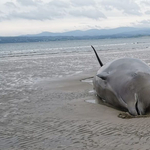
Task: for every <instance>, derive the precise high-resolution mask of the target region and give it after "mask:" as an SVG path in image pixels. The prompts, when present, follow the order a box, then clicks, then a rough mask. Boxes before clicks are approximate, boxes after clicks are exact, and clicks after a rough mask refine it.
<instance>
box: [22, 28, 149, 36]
mask: <svg viewBox="0 0 150 150" xmlns="http://www.w3.org/2000/svg"><path fill="white" fill-rule="evenodd" d="M111 35H116V36H117V35H118V36H120V35H126V36H136V35H150V28H134V27H119V28H114V29H90V30H86V31H82V30H74V31H69V32H62V33H53V32H42V33H39V34H28V35H24V36H26V37H28V36H29V37H42V36H75V37H81V36H111Z"/></svg>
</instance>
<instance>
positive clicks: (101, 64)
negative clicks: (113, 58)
mask: <svg viewBox="0 0 150 150" xmlns="http://www.w3.org/2000/svg"><path fill="white" fill-rule="evenodd" d="M91 47H92V48H93V50H94V52H95V55H96V57H97V60H98V62H99V64H100V66H101V67H102V66H103V63H102V62H101V60H100V58H99V56H98V55H97V52H96V50H95V48H94V47H93V46H92V45H91Z"/></svg>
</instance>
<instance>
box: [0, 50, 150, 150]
mask: <svg viewBox="0 0 150 150" xmlns="http://www.w3.org/2000/svg"><path fill="white" fill-rule="evenodd" d="M98 53H99V55H100V56H101V59H102V61H103V62H104V63H106V62H108V61H110V60H113V59H116V58H121V57H134V58H139V59H141V60H143V61H145V62H146V63H148V64H150V51H149V50H148V49H145V50H140V49H139V50H132V51H131V50H130V51H129V50H127V51H123V52H121V51H115V50H114V51H105V52H104V51H102V52H100V51H99V52H98ZM8 59H9V60H8ZM8 59H7V60H6V59H5V58H3V59H1V60H0V63H1V70H0V73H1V83H2V84H1V87H0V92H1V93H0V100H1V101H0V149H5V150H133V149H135V150H138V149H139V150H148V149H149V142H150V118H149V117H147V118H132V119H121V118H118V114H119V113H120V112H121V111H119V110H116V109H114V108H111V107H108V106H105V105H102V104H96V103H88V102H87V101H92V100H95V99H96V96H95V93H94V92H93V86H92V84H91V82H90V81H91V80H89V82H81V80H83V79H87V78H90V77H92V76H94V75H95V74H96V71H97V70H98V68H99V64H98V62H97V60H96V58H95V56H94V54H93V52H89V53H88V54H76V55H71V54H68V55H65V56H59V55H57V56H55V57H52V56H49V55H47V56H31V57H29V56H28V57H25V56H24V57H19V58H17V57H12V58H11V57H10V58H8ZM64 62H65V63H64ZM17 83H18V84H17ZM4 88H5V90H3V89H4Z"/></svg>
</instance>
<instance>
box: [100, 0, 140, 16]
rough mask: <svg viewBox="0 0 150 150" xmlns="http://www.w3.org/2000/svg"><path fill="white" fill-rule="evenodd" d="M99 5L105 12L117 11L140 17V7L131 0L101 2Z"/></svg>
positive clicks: (105, 0)
mask: <svg viewBox="0 0 150 150" xmlns="http://www.w3.org/2000/svg"><path fill="white" fill-rule="evenodd" d="M101 4H102V5H103V6H104V8H105V9H106V10H107V9H108V8H109V9H110V10H113V9H117V10H119V11H122V12H123V13H125V14H130V15H140V14H141V12H140V7H139V6H138V4H137V3H136V2H135V1H133V0H113V1H112V0H102V1H101Z"/></svg>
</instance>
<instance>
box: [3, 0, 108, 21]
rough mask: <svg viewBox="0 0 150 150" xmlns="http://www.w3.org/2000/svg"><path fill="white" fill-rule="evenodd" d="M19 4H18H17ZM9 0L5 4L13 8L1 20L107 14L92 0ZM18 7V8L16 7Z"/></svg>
mask: <svg viewBox="0 0 150 150" xmlns="http://www.w3.org/2000/svg"><path fill="white" fill-rule="evenodd" d="M15 4H16V5H17V6H16V5H15ZM15 4H14V3H12V2H7V3H5V6H6V7H7V8H9V7H11V8H12V9H11V10H9V11H7V12H6V13H5V16H3V18H2V17H0V20H4V19H5V20H7V19H26V20H55V19H58V18H66V17H69V16H70V17H86V18H91V19H99V18H106V17H105V15H104V14H103V13H102V12H101V11H100V10H99V9H97V8H95V7H94V5H95V2H94V1H91V0H87V1H86V2H85V1H81V0H80V1H79V0H71V1H65V0H57V1H56V0H52V1H50V2H44V1H43V2H42V1H36V2H35V1H33V0H17V3H15ZM15 7H16V8H17V9H16V8H15Z"/></svg>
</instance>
